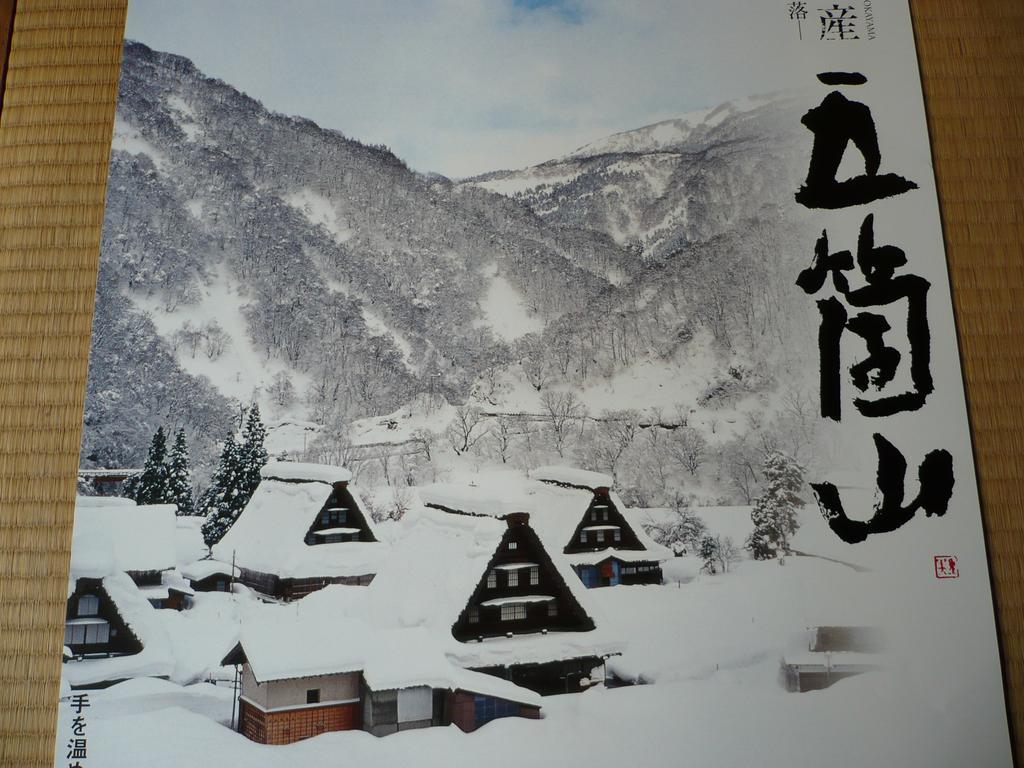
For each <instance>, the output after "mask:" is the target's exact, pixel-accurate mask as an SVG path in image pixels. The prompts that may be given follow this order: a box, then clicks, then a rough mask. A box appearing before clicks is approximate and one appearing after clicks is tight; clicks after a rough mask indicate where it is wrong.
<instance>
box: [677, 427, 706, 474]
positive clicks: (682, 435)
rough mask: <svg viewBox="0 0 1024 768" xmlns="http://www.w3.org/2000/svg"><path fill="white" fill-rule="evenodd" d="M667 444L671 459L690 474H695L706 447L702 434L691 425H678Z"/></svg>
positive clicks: (701, 461)
mask: <svg viewBox="0 0 1024 768" xmlns="http://www.w3.org/2000/svg"><path fill="white" fill-rule="evenodd" d="M667 444H668V445H667V448H668V452H669V455H670V456H671V457H672V459H673V460H674V461H675V462H676V463H677V464H679V466H681V467H682V468H683V469H685V470H686V471H687V472H689V473H690V475H691V476H696V474H697V470H699V469H700V465H701V464H702V463H703V461H704V457H705V454H706V452H707V448H708V443H707V440H705V439H704V436H703V435H702V434H701V433H700V432H698V431H697V430H696V429H694V428H693V427H680V428H679V429H676V430H675V431H673V432H672V434H671V435H670V436H669V438H668V440H667Z"/></svg>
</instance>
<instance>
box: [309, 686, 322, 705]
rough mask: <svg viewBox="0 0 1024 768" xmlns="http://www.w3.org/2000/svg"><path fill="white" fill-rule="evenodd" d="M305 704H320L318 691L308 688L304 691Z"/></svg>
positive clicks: (317, 689)
mask: <svg viewBox="0 0 1024 768" xmlns="http://www.w3.org/2000/svg"><path fill="white" fill-rule="evenodd" d="M306 703H307V704H319V703H320V689H319V688H310V689H309V690H307V691H306Z"/></svg>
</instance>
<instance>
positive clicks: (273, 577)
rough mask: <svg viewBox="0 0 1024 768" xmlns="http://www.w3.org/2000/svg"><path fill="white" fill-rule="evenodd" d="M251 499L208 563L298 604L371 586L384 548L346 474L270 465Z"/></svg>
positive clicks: (339, 470)
mask: <svg viewBox="0 0 1024 768" xmlns="http://www.w3.org/2000/svg"><path fill="white" fill-rule="evenodd" d="M260 475H261V477H262V479H261V481H260V484H259V486H258V487H257V489H256V492H255V493H254V494H253V495H252V498H251V499H250V500H249V503H248V504H247V505H246V506H245V509H243V510H242V512H241V513H240V514H239V516H238V519H237V520H236V521H235V523H234V525H232V526H231V528H230V529H229V530H228V532H227V533H226V534H225V535H224V538H222V539H221V540H220V542H218V543H217V544H215V545H214V547H213V556H214V557H215V558H216V559H218V560H221V561H223V562H232V559H233V558H234V562H235V564H236V565H237V566H238V568H239V580H240V581H242V583H244V584H246V585H247V586H249V587H252V588H253V589H255V590H257V591H259V592H262V593H263V594H266V595H270V596H273V597H281V598H284V599H296V598H300V597H303V596H305V595H308V594H309V593H310V592H315V591H316V590H318V589H322V588H323V587H325V586H327V585H328V584H350V585H363V586H365V585H366V584H369V583H370V581H371V580H372V579H373V577H374V574H375V573H376V572H377V569H378V566H379V565H380V563H381V561H382V560H383V558H384V555H385V551H386V547H385V545H384V544H383V543H381V542H379V541H378V540H377V537H376V535H375V533H374V529H373V522H372V521H371V520H370V516H369V515H368V514H367V513H366V512H365V506H364V505H363V503H362V501H361V500H360V498H359V495H358V493H357V492H356V490H355V489H354V488H352V487H351V486H350V485H349V482H350V481H351V479H352V475H351V473H350V472H349V471H348V470H346V469H343V468H341V467H330V466H325V465H320V464H300V463H295V462H283V461H271V462H270V463H268V464H267V465H266V466H264V467H263V469H262V470H261V471H260Z"/></svg>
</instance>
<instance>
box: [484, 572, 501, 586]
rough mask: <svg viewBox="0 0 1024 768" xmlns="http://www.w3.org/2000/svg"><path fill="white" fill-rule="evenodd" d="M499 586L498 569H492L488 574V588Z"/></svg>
mask: <svg viewBox="0 0 1024 768" xmlns="http://www.w3.org/2000/svg"><path fill="white" fill-rule="evenodd" d="M497 586H498V572H497V571H490V572H489V573H488V574H487V588H488V589H494V588H495V587H497Z"/></svg>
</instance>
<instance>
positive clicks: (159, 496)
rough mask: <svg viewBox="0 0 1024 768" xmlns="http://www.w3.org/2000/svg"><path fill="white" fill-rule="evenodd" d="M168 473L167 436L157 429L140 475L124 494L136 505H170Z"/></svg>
mask: <svg viewBox="0 0 1024 768" xmlns="http://www.w3.org/2000/svg"><path fill="white" fill-rule="evenodd" d="M168 472H169V467H168V466H167V434H166V433H165V432H164V428H163V427H158V428H157V430H156V434H154V435H153V441H152V442H151V443H150V445H149V454H148V455H147V456H146V463H145V465H144V466H143V469H142V474H141V475H139V476H138V479H137V480H136V481H135V482H133V483H131V485H130V486H129V487H128V488H127V489H126V493H128V494H130V498H133V499H135V503H136V504H167V503H171V502H172V499H171V498H170V495H169V491H168V486H167V477H168Z"/></svg>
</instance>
